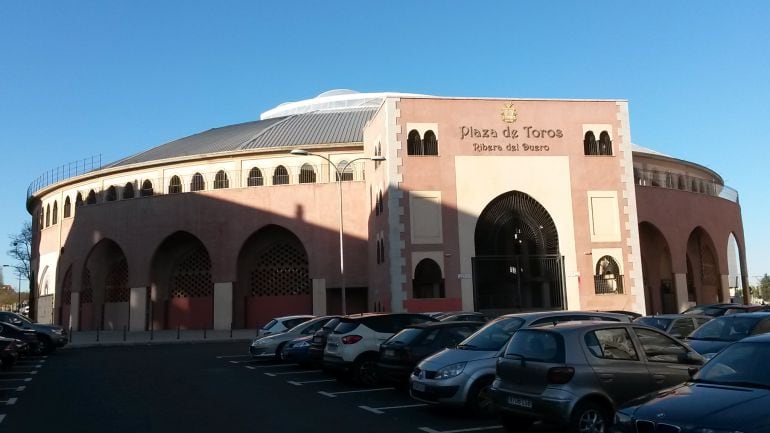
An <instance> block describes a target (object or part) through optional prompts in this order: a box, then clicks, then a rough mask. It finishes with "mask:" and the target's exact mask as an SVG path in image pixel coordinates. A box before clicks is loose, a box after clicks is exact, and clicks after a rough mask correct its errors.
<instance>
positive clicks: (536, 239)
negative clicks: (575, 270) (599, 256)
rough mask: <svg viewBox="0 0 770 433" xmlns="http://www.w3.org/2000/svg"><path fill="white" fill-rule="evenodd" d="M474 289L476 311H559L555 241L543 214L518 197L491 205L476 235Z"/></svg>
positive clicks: (502, 198) (559, 261) (525, 197)
mask: <svg viewBox="0 0 770 433" xmlns="http://www.w3.org/2000/svg"><path fill="white" fill-rule="evenodd" d="M474 240H475V245H476V257H474V258H473V283H474V291H475V297H476V308H478V309H480V310H497V311H500V312H502V311H510V310H518V311H523V310H538V309H563V308H564V306H565V305H564V304H565V284H564V278H563V268H562V256H561V255H560V254H559V236H558V233H557V230H556V225H555V224H554V222H553V219H552V218H551V216H550V214H549V213H548V211H547V210H546V209H545V208H544V207H543V206H542V205H541V204H540V203H538V202H537V201H536V200H535V199H533V198H532V197H530V196H529V195H527V194H525V193H523V192H520V191H511V192H507V193H504V194H502V195H500V196H498V197H497V198H495V199H494V200H492V201H491V202H490V203H489V204H488V205H487V206H486V208H484V210H483V211H482V212H481V215H479V219H478V221H477V222H476V231H475V236H474Z"/></svg>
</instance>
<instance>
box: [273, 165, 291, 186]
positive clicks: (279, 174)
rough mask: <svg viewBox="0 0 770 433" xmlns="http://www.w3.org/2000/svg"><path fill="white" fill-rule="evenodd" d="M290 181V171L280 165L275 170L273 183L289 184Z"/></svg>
mask: <svg viewBox="0 0 770 433" xmlns="http://www.w3.org/2000/svg"><path fill="white" fill-rule="evenodd" d="M288 183H289V172H288V170H286V167H284V166H282V165H279V166H278V167H276V168H275V171H274V172H273V185H287V184H288Z"/></svg>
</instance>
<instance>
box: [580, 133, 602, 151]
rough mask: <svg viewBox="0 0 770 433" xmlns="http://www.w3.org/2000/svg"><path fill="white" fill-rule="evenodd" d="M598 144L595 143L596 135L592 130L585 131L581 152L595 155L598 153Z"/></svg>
mask: <svg viewBox="0 0 770 433" xmlns="http://www.w3.org/2000/svg"><path fill="white" fill-rule="evenodd" d="M598 147H599V146H598V145H597V144H596V136H595V135H594V133H593V131H588V132H586V135H585V137H584V138H583V154H584V155H597V154H599V149H598Z"/></svg>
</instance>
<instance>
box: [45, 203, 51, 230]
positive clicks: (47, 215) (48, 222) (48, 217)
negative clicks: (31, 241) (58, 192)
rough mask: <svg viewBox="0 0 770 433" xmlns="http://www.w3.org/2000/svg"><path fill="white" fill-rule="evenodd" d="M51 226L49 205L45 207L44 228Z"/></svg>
mask: <svg viewBox="0 0 770 433" xmlns="http://www.w3.org/2000/svg"><path fill="white" fill-rule="evenodd" d="M50 225H51V205H50V204H49V205H48V206H46V207H45V226H46V227H48V226H50Z"/></svg>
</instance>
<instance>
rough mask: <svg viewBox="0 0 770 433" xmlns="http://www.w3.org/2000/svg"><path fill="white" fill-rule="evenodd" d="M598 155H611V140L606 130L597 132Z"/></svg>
mask: <svg viewBox="0 0 770 433" xmlns="http://www.w3.org/2000/svg"><path fill="white" fill-rule="evenodd" d="M599 155H607V156H612V140H610V134H609V133H607V131H602V132H601V134H599Z"/></svg>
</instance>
